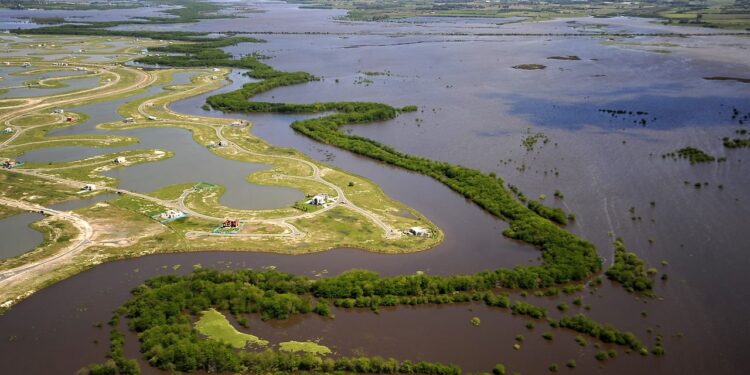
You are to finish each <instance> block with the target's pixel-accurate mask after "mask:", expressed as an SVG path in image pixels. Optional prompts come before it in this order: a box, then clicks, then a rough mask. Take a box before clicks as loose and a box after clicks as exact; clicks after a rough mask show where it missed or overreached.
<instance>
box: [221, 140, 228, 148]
mask: <svg viewBox="0 0 750 375" xmlns="http://www.w3.org/2000/svg"><path fill="white" fill-rule="evenodd" d="M226 146H229V142H228V141H219V147H226Z"/></svg>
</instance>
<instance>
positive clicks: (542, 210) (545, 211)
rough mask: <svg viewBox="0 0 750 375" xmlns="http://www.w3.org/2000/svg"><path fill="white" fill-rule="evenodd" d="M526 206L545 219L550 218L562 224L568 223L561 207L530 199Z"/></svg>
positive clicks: (566, 215)
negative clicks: (549, 205) (553, 206)
mask: <svg viewBox="0 0 750 375" xmlns="http://www.w3.org/2000/svg"><path fill="white" fill-rule="evenodd" d="M527 207H529V209H530V210H532V211H534V212H536V213H537V214H538V215H539V216H541V217H543V218H545V219H549V220H552V221H554V222H555V223H558V224H562V225H566V224H568V214H566V213H565V211H563V210H562V209H561V208H558V207H555V208H552V207H547V206H545V205H543V204H541V203H539V202H537V201H535V200H532V199H530V200H529V201H528V203H527Z"/></svg>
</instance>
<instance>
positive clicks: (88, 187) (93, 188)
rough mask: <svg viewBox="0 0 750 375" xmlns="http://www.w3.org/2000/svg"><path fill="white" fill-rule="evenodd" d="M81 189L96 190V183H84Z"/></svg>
mask: <svg viewBox="0 0 750 375" xmlns="http://www.w3.org/2000/svg"><path fill="white" fill-rule="evenodd" d="M81 190H86V191H94V190H96V185H94V184H86V185H83V188H82V189H81Z"/></svg>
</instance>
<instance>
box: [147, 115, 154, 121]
mask: <svg viewBox="0 0 750 375" xmlns="http://www.w3.org/2000/svg"><path fill="white" fill-rule="evenodd" d="M148 119H149V120H151V121H156V116H148Z"/></svg>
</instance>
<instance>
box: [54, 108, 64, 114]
mask: <svg viewBox="0 0 750 375" xmlns="http://www.w3.org/2000/svg"><path fill="white" fill-rule="evenodd" d="M52 112H53V113H59V114H63V113H65V110H64V109H62V108H57V109H55V110H54V111H52Z"/></svg>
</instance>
